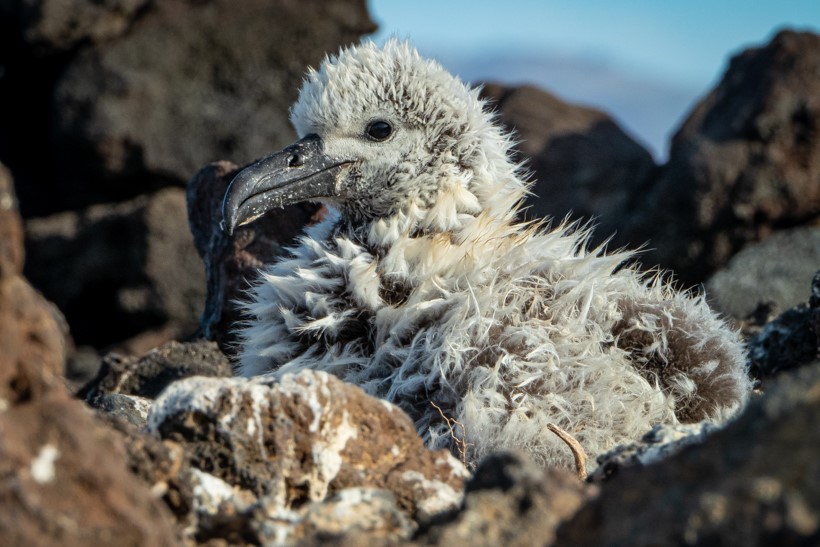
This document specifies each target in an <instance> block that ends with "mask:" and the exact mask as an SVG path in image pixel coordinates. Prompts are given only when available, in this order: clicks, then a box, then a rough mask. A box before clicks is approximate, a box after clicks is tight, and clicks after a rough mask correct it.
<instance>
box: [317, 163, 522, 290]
mask: <svg viewBox="0 0 820 547" xmlns="http://www.w3.org/2000/svg"><path fill="white" fill-rule="evenodd" d="M508 175H509V176H507V177H504V176H497V177H496V178H495V179H494V180H492V181H491V182H487V183H485V184H472V185H471V186H470V187H469V188H468V187H467V186H465V185H463V184H451V185H449V186H447V185H445V186H443V187H442V189H441V190H440V192H439V193H438V195H437V196H435V199H434V200H430V203H431V205H425V204H424V203H423V202H410V203H408V204H407V205H406V206H405V207H403V208H402V209H401V210H399V211H397V212H396V213H394V214H392V215H390V216H386V217H381V218H375V219H370V220H366V221H361V220H353V219H350V218H348V217H346V216H342V217H341V218H340V219H339V221H338V222H337V224H336V227H335V229H334V230H333V232H332V233H331V234H330V239H331V240H333V241H334V242H335V244H337V245H338V244H339V239H340V238H342V239H346V240H348V241H350V242H351V243H352V244H354V245H355V246H356V248H358V249H360V252H361V253H363V254H366V255H368V256H367V257H366V260H367V262H368V263H371V262H372V263H375V264H377V267H376V268H374V272H375V273H377V274H378V275H379V276H380V277H382V278H383V281H384V280H388V279H392V280H396V281H397V282H401V283H404V284H406V285H408V286H418V285H419V284H423V283H425V282H432V283H436V282H437V280H438V279H439V278H446V279H459V277H460V276H464V275H472V274H473V273H475V272H478V271H480V270H482V269H483V265H477V264H476V261H482V260H483V261H485V262H486V261H487V260H489V258H490V257H493V256H499V255H498V253H496V252H495V250H496V247H498V246H499V245H507V244H510V241H511V240H514V239H516V238H517V237H518V234H520V229H519V227H518V226H517V225H516V221H515V217H516V213H517V210H518V204H519V203H520V201H521V199H522V198H523V195H524V191H525V188H526V186H525V184H524V183H523V182H522V181H521V180H520V179H518V178H517V177H516V176H515V175H514V173H513V172H512V171H510V172H509V174H508ZM487 266H489V264H487Z"/></svg>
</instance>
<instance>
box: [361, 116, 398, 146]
mask: <svg viewBox="0 0 820 547" xmlns="http://www.w3.org/2000/svg"><path fill="white" fill-rule="evenodd" d="M366 133H367V138H368V139H370V140H372V141H383V140H385V139H387V138H388V137H389V136H390V135H391V134H392V133H393V127H392V126H391V125H390V124H389V123H387V122H385V121H382V120H376V121H375V122H370V125H368V126H367V130H366Z"/></svg>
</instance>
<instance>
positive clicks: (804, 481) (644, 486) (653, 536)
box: [554, 362, 820, 546]
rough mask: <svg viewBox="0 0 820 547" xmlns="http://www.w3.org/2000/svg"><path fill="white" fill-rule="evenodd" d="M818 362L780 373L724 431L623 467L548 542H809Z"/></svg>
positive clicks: (818, 526)
mask: <svg viewBox="0 0 820 547" xmlns="http://www.w3.org/2000/svg"><path fill="white" fill-rule="evenodd" d="M819 414H820V362H817V363H815V364H814V365H812V366H807V367H803V368H801V369H799V370H797V371H794V372H792V373H784V374H782V375H781V376H780V377H779V379H778V382H777V385H776V386H775V387H773V388H772V389H770V390H769V391H768V392H767V393H766V394H765V395H764V396H763V397H761V398H759V399H757V400H754V401H752V402H751V403H750V405H749V406H748V408H747V409H746V411H745V412H744V413H743V414H742V415H741V416H740V417H739V418H738V419H737V420H736V421H734V422H732V423H730V424H729V425H728V426H727V427H726V428H725V429H723V430H721V431H718V432H716V433H715V434H713V435H711V436H710V437H709V438H708V439H707V440H706V442H704V443H703V444H701V445H697V446H691V447H688V448H685V449H684V450H682V451H681V452H680V453H678V454H676V455H674V456H672V457H670V458H668V459H665V460H663V461H661V462H659V463H657V464H654V465H650V466H647V467H644V468H640V469H637V468H632V469H625V470H623V471H622V472H621V473H619V474H618V475H617V476H615V477H613V478H612V479H611V480H609V481H607V482H604V483H602V484H600V494H599V496H598V497H597V498H595V499H593V500H591V501H590V502H589V503H587V504H586V505H585V506H584V507H583V508H582V509H581V510H580V511H579V512H578V513H577V514H576V515H575V516H574V517H573V518H572V519H570V520H569V521H567V522H566V523H564V524H563V525H562V526H561V527H560V528H559V530H558V536H557V540H556V542H555V544H554V545H635V546H645V545H684V544H687V545H693V544H698V545H707V544H708V545H816V544H817V543H818V541H820V459H818V458H817V446H820V429H818V428H817V426H816V424H817V416H818V415H819Z"/></svg>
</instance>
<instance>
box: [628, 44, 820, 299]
mask: <svg viewBox="0 0 820 547" xmlns="http://www.w3.org/2000/svg"><path fill="white" fill-rule="evenodd" d="M818 63H820V35H817V34H812V33H809V32H793V31H782V32H780V33H779V34H778V35H777V36H775V38H774V39H773V40H772V41H771V42H770V43H769V44H767V45H765V46H763V47H760V48H754V49H748V50H746V51H744V52H742V53H740V54H738V55H736V56H735V57H734V58H733V59H732V61H731V63H730V65H729V68H728V70H727V71H726V73H725V74H724V75H723V78H722V80H721V81H720V83H719V84H718V85H717V87H716V88H715V89H714V90H712V91H711V92H710V93H709V94H708V95H707V96H706V97H705V98H704V99H703V100H702V101H701V102H700V103H699V104H698V105H697V106H696V107H695V109H694V111H693V112H692V113H691V114H690V116H689V118H688V119H687V120H686V122H685V123H684V124H683V126H682V127H681V128H680V130H679V131H678V132H677V134H676V135H675V137H674V139H673V141H672V147H671V151H670V158H669V162H668V163H667V164H666V165H665V166H664V167H663V168H662V171H661V173H660V176H659V178H658V179H657V180H655V181H654V182H653V183H652V184H651V186H650V187H649V188H648V189H647V191H646V192H645V195H642V196H638V198H639V199H637V201H636V204H635V206H634V208H633V211H634V213H635V217H634V219H633V221H632V222H631V223H630V224H629V226H627V228H626V229H625V230H624V233H623V237H619V239H618V242H631V243H641V242H644V241H647V240H651V244H650V247H651V249H652V250H651V251H650V252H648V253H647V254H646V257H645V259H644V262H645V263H647V264H648V265H651V264H656V263H659V264H662V265H663V266H666V267H672V268H673V269H674V270H675V272H676V273H677V274H678V275H679V276H680V278H681V279H682V280H683V281H684V282H685V284H692V283H698V282H701V281H704V280H705V279H706V278H707V277H708V275H709V274H710V273H712V272H713V271H714V270H716V269H717V268H718V267H720V266H721V265H723V264H725V263H726V262H727V261H728V259H729V258H730V257H731V256H732V255H733V254H734V253H735V252H737V251H738V250H740V249H741V248H742V247H743V246H744V245H745V244H746V243H748V242H750V241H757V240H760V239H762V238H764V237H765V236H767V235H768V234H769V233H770V232H771V231H772V230H775V229H782V228H786V227H791V226H797V225H803V224H807V223H809V222H811V221H812V220H815V221H816V220H817V219H818V217H820V184H818V183H817V181H818V180H820V129H819V128H820V72H818V70H817V66H818Z"/></svg>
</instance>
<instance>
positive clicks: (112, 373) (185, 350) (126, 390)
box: [80, 340, 233, 401]
mask: <svg viewBox="0 0 820 547" xmlns="http://www.w3.org/2000/svg"><path fill="white" fill-rule="evenodd" d="M232 375H233V369H232V367H231V364H230V362H229V361H228V358H227V357H225V355H224V354H223V353H222V352H221V351H219V348H218V347H217V346H216V344H215V343H214V342H209V341H206V340H196V341H193V342H168V343H166V344H163V345H162V346H160V347H158V348H155V349H153V350H151V351H149V352H148V353H146V354H145V355H143V356H142V357H128V356H122V355H118V354H115V353H111V354H108V355H106V356H105V357H104V358H103V366H102V367H101V368H100V371H99V373H98V374H97V377H96V378H94V380H93V381H91V382H90V383H89V384H88V385H86V386H85V387H84V388H83V390H82V391H81V392H80V395H81V396H84V397H87V398H88V400H89V401H92V400H93V399H94V398H95V397H97V396H99V395H103V394H116V393H119V394H124V395H136V396H138V397H144V398H148V399H154V398H156V397H157V395H159V394H160V392H161V391H162V390H163V389H165V388H166V387H168V385H170V384H171V382H173V381H175V380H178V379H180V378H188V377H191V376H210V377H223V376H232Z"/></svg>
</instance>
